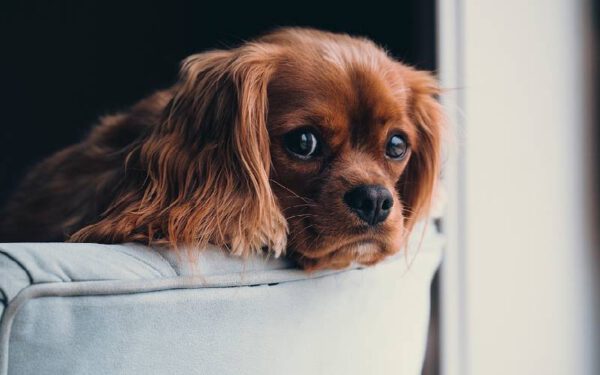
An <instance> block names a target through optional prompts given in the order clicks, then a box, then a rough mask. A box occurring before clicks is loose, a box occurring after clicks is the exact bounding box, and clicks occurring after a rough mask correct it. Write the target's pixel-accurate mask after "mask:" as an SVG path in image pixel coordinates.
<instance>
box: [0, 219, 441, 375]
mask: <svg viewBox="0 0 600 375" xmlns="http://www.w3.org/2000/svg"><path fill="white" fill-rule="evenodd" d="M422 229H423V228H421V229H417V230H416V231H415V232H416V234H415V236H414V237H415V238H413V240H412V241H411V244H410V246H409V251H408V252H407V253H403V254H400V255H398V256H396V257H394V258H393V259H390V260H388V261H386V262H384V263H382V264H379V265H377V266H374V267H368V268H361V267H351V268H349V269H346V270H341V271H323V272H314V273H305V272H303V271H301V270H298V269H296V268H295V267H294V265H293V264H291V263H290V262H288V261H286V260H285V259H273V258H269V257H260V256H256V257H252V258H250V259H245V260H244V259H239V258H232V257H229V256H227V255H226V254H224V253H223V252H221V251H220V250H219V249H216V248H209V249H206V250H204V251H202V252H199V253H198V259H197V262H196V264H197V265H196V266H193V265H192V263H190V262H189V261H188V259H186V257H184V256H181V255H178V253H175V252H173V251H165V250H157V249H149V248H146V247H144V246H140V245H136V244H125V245H99V244H74V243H12V244H0V315H1V317H2V318H1V322H0V375H7V374H10V375H17V374H18V375H27V374H93V375H100V374H102V375H109V374H111V375H112V374H170V375H173V374H236V375H239V374H286V375H287V374H327V375H331V374H344V375H348V374H419V373H420V370H421V366H422V361H423V356H424V350H425V345H426V336H427V325H428V320H429V287H430V282H431V278H432V275H433V274H434V272H435V270H436V269H437V267H438V264H439V261H440V258H441V249H442V247H443V238H442V236H441V235H440V234H438V233H437V232H436V231H435V228H434V226H433V225H429V226H428V229H427V230H426V231H424V230H422ZM422 233H424V234H422ZM179 254H180V253H179Z"/></svg>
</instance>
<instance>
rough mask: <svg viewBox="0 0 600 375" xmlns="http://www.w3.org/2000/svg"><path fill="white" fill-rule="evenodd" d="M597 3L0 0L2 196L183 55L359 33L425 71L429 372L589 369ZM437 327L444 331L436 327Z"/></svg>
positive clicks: (594, 260) (595, 311) (596, 257)
mask: <svg viewBox="0 0 600 375" xmlns="http://www.w3.org/2000/svg"><path fill="white" fill-rule="evenodd" d="M598 11H599V6H598V2H597V1H596V2H593V1H583V0H532V1H527V2H524V1H517V0H506V1H502V2H499V1H496V2H494V1H485V0H439V1H435V0H405V1H402V2H400V3H396V4H394V6H393V8H392V7H391V6H389V5H388V6H383V5H376V4H370V3H364V4H361V5H360V6H351V5H350V3H348V4H346V5H344V6H340V7H336V8H334V7H329V8H328V7H324V6H320V7H314V6H309V5H308V4H305V3H280V4H279V5H274V6H270V7H266V6H264V7H259V6H258V5H257V4H251V3H246V4H232V3H230V2H220V3H217V2H214V3H211V4H210V5H207V4H205V3H202V2H193V1H172V2H160V3H159V2H133V1H131V2H129V1H128V2H114V3H112V4H110V2H88V1H85V2H84V1H80V2H75V1H74V2H66V1H60V2H46V1H27V2H22V1H5V2H3V3H2V4H1V5H0V45H1V46H2V58H1V59H0V83H1V86H0V87H1V88H2V89H1V90H0V95H1V100H0V111H1V113H2V114H3V117H2V120H0V142H1V145H2V148H1V149H0V202H3V201H4V200H5V199H6V198H7V196H8V194H9V193H10V192H11V191H12V190H13V189H14V188H15V185H16V182H17V181H18V180H19V179H20V178H21V177H22V176H23V174H24V173H25V172H26V170H27V169H28V168H30V167H31V166H32V165H33V164H35V163H36V162H37V161H39V160H41V159H42V158H44V157H46V156H48V155H50V154H51V153H52V152H54V151H57V150H59V149H61V148H63V147H65V146H67V145H70V144H72V143H75V142H77V141H78V140H80V139H81V138H82V137H84V136H85V134H86V133H87V132H88V130H89V129H90V127H91V125H92V124H93V123H94V122H95V121H96V119H97V118H98V117H99V116H101V115H103V114H107V113H111V112H115V111H119V110H123V109H126V108H127V107H128V106H129V105H131V104H133V103H134V102H135V101H136V100H138V99H140V98H142V97H144V96H146V95H148V94H150V93H151V92H153V91H154V90H157V89H160V88H163V87H166V86H168V85H170V84H172V83H173V82H174V79H175V78H176V74H177V70H178V64H179V61H181V59H183V58H184V57H186V56H188V55H190V54H192V53H195V52H198V51H202V50H205V49H208V48H226V47H230V46H234V45H236V44H239V43H240V42H242V41H244V40H246V39H249V38H251V37H253V36H256V35H259V34H261V33H264V32H266V31H269V30H271V29H273V28H275V27H278V26H294V25H297V26H312V27H317V28H322V29H327V30H331V31H341V32H348V33H351V34H358V35H365V36H368V37H370V38H372V39H373V40H375V41H377V42H378V43H380V44H382V45H384V46H385V47H386V48H387V49H389V50H390V51H391V53H392V54H393V55H394V56H395V57H397V58H399V59H401V60H403V61H404V62H406V63H409V64H411V65H415V66H416V67H418V68H421V69H428V70H433V71H435V72H436V73H437V74H438V76H439V78H440V80H441V84H442V86H443V88H444V89H445V91H444V95H442V98H441V100H442V101H443V103H444V105H445V106H446V108H447V113H448V119H449V125H450V126H449V139H451V142H449V146H448V149H447V152H446V156H445V160H444V163H445V169H444V176H443V179H444V184H445V186H446V188H447V190H448V210H447V211H448V212H447V216H446V218H445V220H444V222H443V228H444V231H445V233H446V235H447V238H448V242H447V249H446V255H445V258H444V262H443V264H442V268H441V271H440V273H439V275H438V276H436V278H435V279H434V283H433V285H432V292H431V293H432V319H431V329H430V339H429V344H428V354H427V358H426V361H425V367H424V374H446V375H463V374H469V375H477V374H598V373H600V367H599V365H598V357H600V350H599V349H598V348H600V342H599V341H598V338H599V337H600V332H599V327H600V308H599V304H600V288H599V283H598V274H599V272H598V270H599V269H600V267H599V264H600V247H599V245H598V243H599V242H598V237H599V236H598V232H599V231H600V223H599V221H598V209H597V208H598V199H597V197H598V175H599V173H598V172H599V169H598V165H599V161H600V156H599V155H600V153H599V152H598V151H597V149H598V141H599V134H600V131H599V130H598V126H597V125H598V111H597V102H598V74H597V64H598V48H597V47H598V46H597V42H598V37H597V35H598V24H599V13H598ZM440 324H441V325H440Z"/></svg>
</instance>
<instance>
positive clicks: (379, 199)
mask: <svg viewBox="0 0 600 375" xmlns="http://www.w3.org/2000/svg"><path fill="white" fill-rule="evenodd" d="M344 202H346V204H347V205H348V207H350V209H351V210H352V211H354V213H356V215H358V217H359V218H361V219H362V220H363V221H364V222H366V223H367V224H369V225H375V224H378V223H381V222H382V221H384V220H385V219H387V217H388V216H389V214H390V211H391V208H392V206H393V205H394V199H393V198H392V194H391V193H390V191H389V190H388V189H386V188H384V187H383V186H380V185H361V186H357V187H355V188H354V189H352V190H350V191H348V192H347V193H346V194H344Z"/></svg>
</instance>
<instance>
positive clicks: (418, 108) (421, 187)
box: [397, 67, 444, 232]
mask: <svg viewBox="0 0 600 375" xmlns="http://www.w3.org/2000/svg"><path fill="white" fill-rule="evenodd" d="M403 77H404V81H405V82H406V84H407V86H408V89H409V94H408V95H409V96H408V111H409V117H410V119H411V121H412V123H413V124H414V126H415V128H416V129H417V141H416V144H415V146H414V149H413V150H412V153H411V156H410V159H409V161H408V165H407V167H406V169H405V171H404V173H403V174H402V176H401V177H400V180H399V181H398V184H397V188H398V191H399V195H400V199H401V200H402V202H403V204H404V214H405V215H404V217H405V227H406V228H407V230H408V232H410V230H411V229H412V228H413V227H414V224H415V223H416V222H417V221H418V220H419V219H421V218H423V217H425V216H426V215H427V214H428V212H429V208H430V204H431V199H432V196H433V194H434V191H435V187H436V183H437V180H438V177H439V173H440V164H441V160H440V159H441V140H442V130H443V123H444V116H443V112H442V108H441V106H440V104H439V103H438V101H437V95H438V94H439V91H440V90H439V87H438V84H437V82H436V80H435V79H434V78H433V77H432V75H431V74H430V73H428V72H424V71H418V70H414V69H412V68H408V67H403Z"/></svg>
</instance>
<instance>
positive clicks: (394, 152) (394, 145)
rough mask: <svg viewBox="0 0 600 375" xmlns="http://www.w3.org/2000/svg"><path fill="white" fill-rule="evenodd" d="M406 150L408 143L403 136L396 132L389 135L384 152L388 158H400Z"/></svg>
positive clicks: (404, 154)
mask: <svg viewBox="0 0 600 375" xmlns="http://www.w3.org/2000/svg"><path fill="white" fill-rule="evenodd" d="M407 151H408V144H407V143H406V139H404V137H403V136H401V135H399V134H396V135H392V136H391V137H390V140H389V141H388V143H387V146H386V149H385V154H386V156H387V157H388V158H390V159H394V160H402V159H404V157H405V156H406V154H407Z"/></svg>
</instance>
